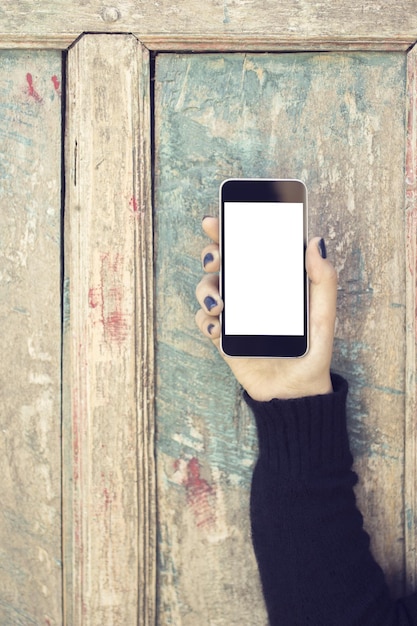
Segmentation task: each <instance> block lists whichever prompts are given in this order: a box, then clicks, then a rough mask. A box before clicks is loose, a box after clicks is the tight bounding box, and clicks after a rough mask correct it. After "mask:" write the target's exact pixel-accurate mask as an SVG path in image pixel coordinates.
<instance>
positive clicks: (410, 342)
mask: <svg viewBox="0 0 417 626" xmlns="http://www.w3.org/2000/svg"><path fill="white" fill-rule="evenodd" d="M406 210H407V227H406V228H407V232H406V242H407V249H406V259H407V263H406V277H407V280H406V284H407V319H406V322H407V330H406V339H407V360H406V384H407V396H406V398H407V401H406V423H405V468H404V474H405V494H404V507H405V565H406V582H407V591H408V592H410V593H411V592H412V591H414V590H415V588H416V583H417V545H416V534H417V491H416V489H417V449H416V445H417V427H416V411H417V403H416V337H417V326H416V312H417V300H416V298H417V294H416V280H417V51H416V48H415V47H414V48H413V49H412V50H411V51H410V52H409V54H408V55H407V145H406Z"/></svg>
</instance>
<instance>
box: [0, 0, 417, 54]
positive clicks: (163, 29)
mask: <svg viewBox="0 0 417 626" xmlns="http://www.w3.org/2000/svg"><path fill="white" fill-rule="evenodd" d="M83 32H96V33H98V32H114V33H121V32H131V33H134V34H135V35H137V36H138V37H139V38H140V39H141V40H142V41H143V42H144V43H146V45H148V46H149V47H150V48H151V49H161V48H165V49H170V50H174V49H182V50H184V49H185V48H186V49H196V50H199V49H206V50H207V49H217V50H225V49H228V48H229V47H232V48H234V49H238V48H240V49H243V50H247V49H248V47H251V48H252V49H255V50H264V49H268V48H276V49H285V48H288V47H289V48H292V49H294V48H300V47H301V48H306V47H307V48H309V47H311V48H323V47H325V46H328V45H334V46H340V45H343V46H345V47H346V46H347V47H349V46H350V45H353V46H357V45H359V46H360V47H363V46H364V45H366V46H370V47H372V46H378V47H381V45H385V44H386V45H389V46H397V47H400V48H402V49H406V48H408V47H409V46H410V45H411V44H413V43H414V42H415V41H416V39H417V2H416V0H400V1H398V2H396V3H393V2H391V0H379V2H378V3H376V2H374V0H367V1H362V2H358V1H357V0H332V2H323V1H322V2H311V1H310V0H280V2H274V1H273V0H268V1H260V0H234V1H233V2H229V1H228V0H225V1H224V2H217V1H211V2H203V3H199V4H198V6H197V5H196V3H195V0H183V1H182V2H178V3H174V4H173V3H172V2H171V1H170V0H160V1H159V2H157V3H154V2H147V1H145V0H141V1H135V2H132V0H116V1H115V2H108V3H106V2H103V0H91V1H89V2H86V1H85V0H60V2H56V0H40V1H39V2H37V3H36V5H34V3H33V2H32V1H31V0H20V1H19V2H18V3H16V2H15V1H14V0H3V2H2V5H1V8H0V46H3V47H7V48H10V47H13V46H21V47H36V46H38V47H39V46H40V45H41V46H42V47H52V48H63V49H65V48H67V47H68V46H69V45H70V44H71V43H72V42H73V41H74V40H75V39H76V38H77V37H78V36H79V35H81V34H82V33H83Z"/></svg>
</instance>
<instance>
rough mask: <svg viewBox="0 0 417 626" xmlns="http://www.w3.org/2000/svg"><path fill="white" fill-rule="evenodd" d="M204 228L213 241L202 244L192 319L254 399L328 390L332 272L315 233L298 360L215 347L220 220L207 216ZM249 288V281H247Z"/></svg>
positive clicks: (333, 297)
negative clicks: (305, 340) (305, 339)
mask: <svg viewBox="0 0 417 626" xmlns="http://www.w3.org/2000/svg"><path fill="white" fill-rule="evenodd" d="M203 230H204V232H205V233H206V235H207V236H208V237H209V238H210V239H211V240H212V242H211V243H210V244H209V245H207V246H206V247H204V249H203V251H202V255H201V258H202V260H204V269H205V275H204V277H203V278H202V280H201V281H200V282H199V284H198V285H197V288H196V295H197V300H198V302H199V303H200V307H201V308H200V309H199V310H198V311H197V313H196V322H197V325H198V327H199V329H200V331H201V332H202V333H203V334H204V335H205V336H206V337H208V338H209V339H211V340H212V342H213V343H214V345H215V346H216V347H217V348H218V349H219V351H220V354H221V355H222V356H223V358H224V360H225V361H226V363H227V364H228V365H229V367H230V369H231V370H232V372H233V374H234V375H235V377H236V378H237V380H238V381H239V382H240V384H241V385H242V386H243V388H244V389H246V391H247V392H248V393H249V395H250V396H251V397H252V398H254V399H255V400H261V401H266V400H270V399H272V398H282V399H287V398H296V397H302V396H307V395H317V394H325V393H329V392H330V391H331V389H332V386H331V380H330V362H331V357H332V349H333V332H334V322H335V316H336V291H337V275H336V271H335V269H334V268H333V266H332V264H331V263H330V261H329V260H328V259H323V258H322V256H321V254H320V248H319V242H320V237H315V238H314V239H312V240H311V241H310V243H309V244H308V247H307V251H306V268H307V274H308V278H309V281H310V298H309V302H310V305H309V318H310V324H309V326H310V347H309V351H308V353H307V354H306V355H305V356H304V357H302V358H299V359H276V358H252V357H247V358H234V357H228V356H226V355H225V354H224V353H223V352H222V351H221V350H220V320H219V315H220V312H221V310H222V307H223V302H222V299H221V297H220V293H219V277H218V271H219V269H220V250H219V220H218V218H216V217H207V218H205V219H204V220H203ZM248 287H249V286H248Z"/></svg>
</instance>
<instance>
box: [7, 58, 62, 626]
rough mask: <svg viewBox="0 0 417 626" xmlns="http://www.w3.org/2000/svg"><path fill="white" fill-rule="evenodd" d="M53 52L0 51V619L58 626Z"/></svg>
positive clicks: (57, 186) (57, 188)
mask: <svg viewBox="0 0 417 626" xmlns="http://www.w3.org/2000/svg"><path fill="white" fill-rule="evenodd" d="M60 82H61V54H60V53H58V52H48V53H45V52H30V53H29V52H23V51H21V52H17V51H16V52H4V51H3V52H1V53H0V223H1V226H0V320H1V341H0V344H1V362H0V407H1V409H0V476H1V506H0V623H1V624H13V625H15V624H16V625H18V624H22V626H23V625H25V626H28V625H31V624H36V625H37V626H38V625H45V626H46V625H49V626H52V625H58V624H61V595H62V594H61V587H62V563H61V446H60V434H61V415H60V412H61V406H60V405H61V403H60V396H61V381H60V370H61V315H60V279H61V263H60V258H61V224H60V222H61V96H60V91H61V89H60Z"/></svg>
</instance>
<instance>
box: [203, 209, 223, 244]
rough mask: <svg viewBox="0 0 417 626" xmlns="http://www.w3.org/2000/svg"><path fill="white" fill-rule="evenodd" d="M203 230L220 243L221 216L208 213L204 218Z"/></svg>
mask: <svg viewBox="0 0 417 626" xmlns="http://www.w3.org/2000/svg"><path fill="white" fill-rule="evenodd" d="M202 225H203V230H204V232H205V233H206V235H208V236H209V237H210V239H212V240H213V241H214V242H215V243H219V218H218V217H211V215H208V216H207V217H205V218H204V219H203V224H202Z"/></svg>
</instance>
